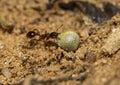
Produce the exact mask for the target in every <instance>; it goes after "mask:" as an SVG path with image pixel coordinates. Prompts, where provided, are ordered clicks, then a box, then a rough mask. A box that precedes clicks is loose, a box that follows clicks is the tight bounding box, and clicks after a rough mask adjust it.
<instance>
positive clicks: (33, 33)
mask: <svg viewBox="0 0 120 85" xmlns="http://www.w3.org/2000/svg"><path fill="white" fill-rule="evenodd" d="M37 31H38V30H37V29H34V30H33V31H29V32H28V33H27V35H26V36H27V37H28V38H33V37H35V36H39V37H40V39H45V40H47V39H49V38H57V37H58V35H59V34H60V33H57V32H51V33H45V34H41V35H40V34H39V32H37Z"/></svg>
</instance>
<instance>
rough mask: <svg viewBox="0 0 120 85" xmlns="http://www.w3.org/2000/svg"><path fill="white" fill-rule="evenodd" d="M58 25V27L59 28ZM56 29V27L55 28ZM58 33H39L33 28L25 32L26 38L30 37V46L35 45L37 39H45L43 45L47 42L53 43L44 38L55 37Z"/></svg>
mask: <svg viewBox="0 0 120 85" xmlns="http://www.w3.org/2000/svg"><path fill="white" fill-rule="evenodd" d="M62 26H63V25H61V26H60V27H62ZM60 27H59V28H60ZM57 30H58V28H57ZM59 34H60V33H58V32H55V31H54V32H51V33H44V34H40V33H39V31H38V30H37V29H34V30H32V31H29V32H28V33H27V34H26V37H27V38H31V40H30V42H29V43H30V46H34V45H36V43H38V42H37V41H39V40H45V41H44V43H45V45H48V44H53V42H49V41H48V42H46V40H48V39H50V38H52V39H56V38H57V37H58V35H59ZM35 36H38V37H39V38H37V39H36V38H34V37H35ZM53 45H56V43H54V44H53Z"/></svg>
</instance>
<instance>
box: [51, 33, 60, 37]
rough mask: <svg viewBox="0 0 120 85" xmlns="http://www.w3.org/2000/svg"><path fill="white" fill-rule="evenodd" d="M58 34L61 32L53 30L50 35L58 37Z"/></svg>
mask: <svg viewBox="0 0 120 85" xmlns="http://www.w3.org/2000/svg"><path fill="white" fill-rule="evenodd" d="M58 34H59V33H57V32H51V33H50V37H51V38H57V37H58Z"/></svg>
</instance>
